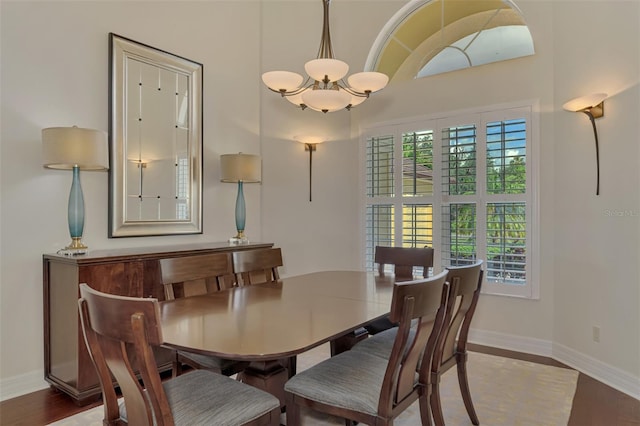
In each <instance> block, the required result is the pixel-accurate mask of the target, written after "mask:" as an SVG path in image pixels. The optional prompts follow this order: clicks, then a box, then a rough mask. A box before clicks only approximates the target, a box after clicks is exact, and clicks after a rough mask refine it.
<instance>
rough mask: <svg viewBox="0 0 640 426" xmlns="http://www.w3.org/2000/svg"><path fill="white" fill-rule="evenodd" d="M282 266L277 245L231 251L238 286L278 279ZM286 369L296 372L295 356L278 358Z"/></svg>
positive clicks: (290, 373) (290, 375)
mask: <svg viewBox="0 0 640 426" xmlns="http://www.w3.org/2000/svg"><path fill="white" fill-rule="evenodd" d="M282 266H284V263H283V261H282V250H281V249H280V248H278V247H275V248H268V249H257V250H241V251H235V252H233V272H234V274H235V277H236V283H237V285H238V286H239V287H244V286H248V285H254V284H269V283H275V282H277V281H279V280H280V273H279V271H278V268H279V267H282ZM280 364H282V366H283V367H284V368H286V369H287V376H288V377H293V375H294V374H296V364H297V358H296V357H295V356H292V357H289V358H286V359H282V360H280Z"/></svg>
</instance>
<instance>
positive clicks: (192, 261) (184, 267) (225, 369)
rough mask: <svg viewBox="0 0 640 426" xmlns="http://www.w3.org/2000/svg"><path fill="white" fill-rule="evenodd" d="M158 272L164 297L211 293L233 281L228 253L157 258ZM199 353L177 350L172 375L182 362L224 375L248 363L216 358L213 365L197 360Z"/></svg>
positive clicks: (225, 287) (176, 372)
mask: <svg viewBox="0 0 640 426" xmlns="http://www.w3.org/2000/svg"><path fill="white" fill-rule="evenodd" d="M160 274H161V279H162V284H163V285H164V290H165V292H164V293H165V299H166V300H174V299H176V298H181V297H190V296H199V295H204V294H210V293H215V292H218V291H221V290H225V289H228V288H231V287H232V286H233V285H234V282H235V276H234V274H233V262H232V257H231V253H211V254H204V255H199V256H188V257H172V258H166V259H160ZM199 357H201V356H199V355H196V356H195V357H191V356H190V355H189V353H188V352H186V351H177V352H176V357H175V359H174V361H173V375H174V377H175V376H177V375H180V374H181V373H182V365H183V364H186V365H188V366H189V367H191V368H195V369H205V370H210V371H213V372H215V373H221V374H224V375H225V376H231V375H233V374H236V373H239V372H241V371H242V370H244V369H245V368H246V367H247V366H248V365H249V363H248V362H241V361H237V362H231V361H230V360H222V359H220V363H221V364H224V365H222V366H221V367H220V368H213V367H211V366H210V365H205V364H204V362H205V361H203V362H199V361H198V359H197V358H199ZM210 358H212V359H213V358H215V357H213V356H212V357H210Z"/></svg>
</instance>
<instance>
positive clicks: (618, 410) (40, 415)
mask: <svg viewBox="0 0 640 426" xmlns="http://www.w3.org/2000/svg"><path fill="white" fill-rule="evenodd" d="M469 349H470V350H473V351H476V352H483V353H486V354H490V355H498V356H504V357H508V358H515V359H521V360H523V361H531V362H537V363H539V364H544V365H552V366H555V367H561V368H570V367H567V366H566V365H564V364H562V363H560V362H558V361H556V360H553V359H551V358H547V357H543V356H538V355H530V354H524V353H520V352H514V351H508V350H504V349H497V348H492V347H488V346H481V345H475V344H469ZM99 404H100V403H99V402H96V403H93V404H91V405H87V406H84V407H79V406H77V405H76V404H75V403H74V402H73V400H72V399H71V398H70V397H68V396H67V395H66V394H64V393H62V392H60V391H58V390H56V389H54V388H49V389H43V390H40V391H37V392H33V393H30V394H27V395H22V396H19V397H16V398H13V399H9V400H6V401H3V402H0V425H7V426H8V425H12V426H13V425H16V426H21V425H25V426H36V425H47V424H49V423H52V422H55V421H58V420H61V419H63V418H65V417H69V416H72V415H74V414H76V413H79V412H81V411H84V410H87V409H89V408H92V407H95V406H96V405H99ZM452 426H456V425H452ZM568 426H640V401H638V400H637V399H634V398H631V397H630V396H628V395H626V394H624V393H622V392H620V391H618V390H616V389H614V388H612V387H610V386H607V385H605V384H604V383H601V382H599V381H597V380H595V379H593V378H591V377H589V376H587V375H585V374H582V373H580V375H579V376H578V385H577V388H576V394H575V397H574V399H573V407H572V409H571V417H570V419H569V423H568Z"/></svg>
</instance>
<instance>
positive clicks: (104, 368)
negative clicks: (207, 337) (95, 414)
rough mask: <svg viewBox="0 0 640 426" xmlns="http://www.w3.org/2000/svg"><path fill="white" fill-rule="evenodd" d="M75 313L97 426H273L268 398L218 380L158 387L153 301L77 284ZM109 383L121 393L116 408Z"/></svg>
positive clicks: (201, 378)
mask: <svg viewBox="0 0 640 426" xmlns="http://www.w3.org/2000/svg"><path fill="white" fill-rule="evenodd" d="M78 305H79V311H80V320H81V325H82V331H83V335H84V338H85V343H86V345H87V349H88V351H89V356H90V357H91V360H92V362H93V364H94V366H95V368H96V371H97V373H98V378H99V381H100V387H101V390H102V396H103V401H104V413H105V418H104V419H103V424H104V425H118V424H123V423H124V424H131V425H136V426H141V425H142V426H143V425H158V426H162V425H174V424H176V425H194V424H202V425H204V424H219V425H222V424H233V425H256V426H257V425H277V424H279V421H280V404H279V401H278V399H277V398H276V397H274V396H273V395H270V394H268V393H266V392H263V391H261V390H259V389H256V388H253V387H251V386H248V385H245V384H244V383H241V382H238V381H236V380H233V379H231V378H229V377H226V376H223V375H221V374H216V373H212V372H210V371H206V370H195V371H192V372H188V373H185V374H183V375H181V376H179V377H175V378H171V379H168V380H165V381H162V379H161V377H160V374H159V373H158V370H157V366H156V361H155V357H154V355H153V347H155V346H159V345H162V344H163V339H162V327H161V324H160V307H159V304H158V300H157V299H154V298H135V297H127V296H117V295H113V294H106V293H102V292H99V291H97V290H94V289H92V288H91V287H89V286H88V285H87V284H80V299H79V300H78ZM135 370H138V371H139V377H138V375H136V373H135ZM112 377H113V378H115V381H116V382H117V386H119V388H120V391H121V392H122V396H123V400H124V401H123V403H122V404H120V405H118V400H117V396H116V393H115V390H114V383H113V381H112V380H113V379H112Z"/></svg>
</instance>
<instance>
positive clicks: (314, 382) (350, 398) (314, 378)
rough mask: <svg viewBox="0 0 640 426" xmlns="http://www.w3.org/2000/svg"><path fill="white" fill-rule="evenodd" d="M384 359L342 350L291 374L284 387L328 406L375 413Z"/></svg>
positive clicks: (384, 365)
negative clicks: (311, 366) (306, 368)
mask: <svg viewBox="0 0 640 426" xmlns="http://www.w3.org/2000/svg"><path fill="white" fill-rule="evenodd" d="M387 363H388V360H385V359H383V358H381V357H379V356H375V355H371V354H367V353H362V352H360V353H355V352H352V351H346V352H343V353H341V354H339V355H336V356H334V357H332V358H329V359H327V360H325V361H323V362H321V363H320V364H317V365H315V366H313V368H311V369H309V370H305V371H302V372H300V373H298V374H296V375H295V376H293V377H292V378H291V379H289V381H288V382H287V383H286V385H285V390H286V391H288V392H291V393H292V394H295V395H300V396H302V397H304V398H307V399H311V400H314V401H318V402H322V403H324V404H328V405H331V406H336V407H341V408H346V409H349V410H354V411H358V412H361V413H367V414H371V415H375V414H376V413H377V412H378V401H379V399H380V391H381V389H382V380H383V379H384V373H385V370H386V368H387Z"/></svg>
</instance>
